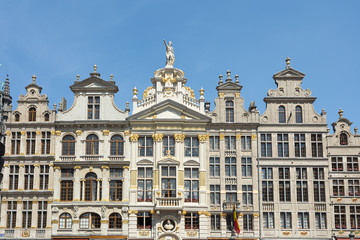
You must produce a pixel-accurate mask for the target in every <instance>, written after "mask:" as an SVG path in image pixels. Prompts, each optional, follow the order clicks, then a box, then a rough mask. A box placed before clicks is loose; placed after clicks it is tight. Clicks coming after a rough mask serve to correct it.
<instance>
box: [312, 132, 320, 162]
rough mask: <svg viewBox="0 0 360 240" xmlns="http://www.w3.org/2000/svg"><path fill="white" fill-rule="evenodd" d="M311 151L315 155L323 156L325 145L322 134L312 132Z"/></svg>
mask: <svg viewBox="0 0 360 240" xmlns="http://www.w3.org/2000/svg"><path fill="white" fill-rule="evenodd" d="M311 153H312V156H313V157H322V156H323V145H322V135H321V134H319V133H318V134H311Z"/></svg>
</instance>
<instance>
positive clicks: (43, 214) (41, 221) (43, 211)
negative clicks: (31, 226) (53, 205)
mask: <svg viewBox="0 0 360 240" xmlns="http://www.w3.org/2000/svg"><path fill="white" fill-rule="evenodd" d="M47 206H48V202H47V201H39V202H38V225H37V227H38V228H40V229H45V228H46V227H47V224H46V222H47Z"/></svg>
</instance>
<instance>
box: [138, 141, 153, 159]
mask: <svg viewBox="0 0 360 240" xmlns="http://www.w3.org/2000/svg"><path fill="white" fill-rule="evenodd" d="M152 156H153V139H152V137H139V157H152Z"/></svg>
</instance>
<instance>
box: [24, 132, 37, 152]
mask: <svg viewBox="0 0 360 240" xmlns="http://www.w3.org/2000/svg"><path fill="white" fill-rule="evenodd" d="M35 143H36V132H26V154H28V155H30V154H35Z"/></svg>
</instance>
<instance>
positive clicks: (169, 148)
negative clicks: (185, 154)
mask: <svg viewBox="0 0 360 240" xmlns="http://www.w3.org/2000/svg"><path fill="white" fill-rule="evenodd" d="M167 155H171V156H175V138H174V137H170V136H167V137H163V156H167Z"/></svg>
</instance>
